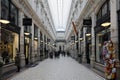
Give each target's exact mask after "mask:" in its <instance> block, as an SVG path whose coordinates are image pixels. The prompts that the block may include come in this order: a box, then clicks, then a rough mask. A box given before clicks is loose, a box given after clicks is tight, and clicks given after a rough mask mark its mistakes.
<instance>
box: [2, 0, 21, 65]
mask: <svg viewBox="0 0 120 80" xmlns="http://www.w3.org/2000/svg"><path fill="white" fill-rule="evenodd" d="M1 19H6V20H9V21H10V23H9V24H1V28H0V29H1V42H0V55H1V57H2V59H3V63H4V64H5V65H7V64H9V63H13V62H14V58H15V56H16V54H17V52H16V49H17V50H19V42H20V41H19V35H20V27H19V26H18V9H17V7H16V6H15V5H14V4H13V3H12V2H11V1H10V0H1Z"/></svg>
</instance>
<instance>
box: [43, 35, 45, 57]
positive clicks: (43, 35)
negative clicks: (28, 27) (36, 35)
mask: <svg viewBox="0 0 120 80" xmlns="http://www.w3.org/2000/svg"><path fill="white" fill-rule="evenodd" d="M42 37H43V59H44V58H45V50H44V47H45V41H44V34H43V36H42Z"/></svg>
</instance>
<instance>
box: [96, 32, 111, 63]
mask: <svg viewBox="0 0 120 80" xmlns="http://www.w3.org/2000/svg"><path fill="white" fill-rule="evenodd" d="M109 39H110V32H109V31H107V30H103V31H101V32H99V33H97V34H96V61H97V62H99V63H103V56H102V48H103V43H104V42H105V41H108V40H109Z"/></svg>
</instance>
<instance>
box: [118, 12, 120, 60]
mask: <svg viewBox="0 0 120 80" xmlns="http://www.w3.org/2000/svg"><path fill="white" fill-rule="evenodd" d="M117 13H118V48H119V49H118V51H119V60H120V10H118V12H117Z"/></svg>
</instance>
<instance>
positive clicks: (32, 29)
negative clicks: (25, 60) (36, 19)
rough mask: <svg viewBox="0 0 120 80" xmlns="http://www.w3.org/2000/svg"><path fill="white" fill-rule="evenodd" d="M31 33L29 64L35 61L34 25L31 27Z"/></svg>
mask: <svg viewBox="0 0 120 80" xmlns="http://www.w3.org/2000/svg"><path fill="white" fill-rule="evenodd" d="M31 33H32V54H31V63H34V61H35V59H34V58H35V53H34V23H32V26H31Z"/></svg>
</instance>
